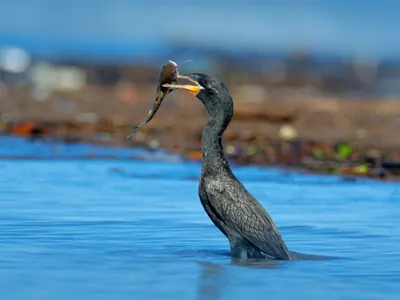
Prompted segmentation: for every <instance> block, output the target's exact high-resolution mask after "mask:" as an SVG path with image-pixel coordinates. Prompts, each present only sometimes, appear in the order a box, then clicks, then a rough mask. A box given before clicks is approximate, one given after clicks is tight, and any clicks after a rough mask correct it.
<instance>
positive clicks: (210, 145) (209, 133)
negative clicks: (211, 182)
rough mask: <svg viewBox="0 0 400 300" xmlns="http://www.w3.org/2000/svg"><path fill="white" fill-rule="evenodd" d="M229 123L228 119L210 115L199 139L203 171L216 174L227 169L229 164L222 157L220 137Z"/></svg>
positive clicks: (222, 150)
mask: <svg viewBox="0 0 400 300" xmlns="http://www.w3.org/2000/svg"><path fill="white" fill-rule="evenodd" d="M229 122H230V118H224V117H222V116H220V117H218V116H217V117H215V116H211V115H210V117H209V120H208V123H207V125H206V126H205V127H204V130H203V135H202V138H201V148H202V149H201V150H202V157H203V170H206V171H207V172H209V173H216V172H218V171H221V170H223V169H229V164H228V162H227V160H226V159H225V157H224V149H223V146H222V135H223V134H224V131H225V129H226V127H227V126H228V125H229Z"/></svg>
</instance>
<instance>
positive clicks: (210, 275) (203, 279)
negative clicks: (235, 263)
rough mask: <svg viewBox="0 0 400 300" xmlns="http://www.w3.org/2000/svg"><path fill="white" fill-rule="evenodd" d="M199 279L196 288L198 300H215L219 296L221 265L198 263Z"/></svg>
mask: <svg viewBox="0 0 400 300" xmlns="http://www.w3.org/2000/svg"><path fill="white" fill-rule="evenodd" d="M199 266H200V269H201V270H200V278H199V284H198V288H197V295H198V298H197V299H199V300H215V299H219V298H220V296H221V291H220V287H221V286H222V284H224V283H223V282H221V281H222V277H221V274H222V271H223V270H222V265H221V264H216V263H212V262H199Z"/></svg>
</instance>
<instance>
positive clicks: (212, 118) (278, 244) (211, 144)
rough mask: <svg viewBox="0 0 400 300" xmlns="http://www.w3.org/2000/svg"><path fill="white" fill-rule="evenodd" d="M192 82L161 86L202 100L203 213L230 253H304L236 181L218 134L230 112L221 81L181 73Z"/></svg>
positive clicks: (272, 256)
mask: <svg viewBox="0 0 400 300" xmlns="http://www.w3.org/2000/svg"><path fill="white" fill-rule="evenodd" d="M180 78H185V79H187V80H189V81H190V82H192V83H193V85H189V84H186V85H170V84H165V85H163V86H164V87H170V88H174V89H183V90H187V91H189V92H191V93H192V94H193V95H195V96H196V97H197V98H198V99H200V101H201V102H202V103H203V104H204V106H205V108H206V110H207V112H208V123H207V125H206V126H205V127H204V130H203V135H202V141H201V142H202V171H201V179H200V183H199V197H200V200H201V204H202V205H203V207H204V210H205V211H206V213H207V215H208V216H209V217H210V219H211V220H212V221H213V223H214V224H215V226H217V227H218V229H219V230H220V231H221V232H222V233H223V234H224V235H225V236H226V237H227V238H228V240H229V243H230V248H231V256H232V257H235V258H242V259H246V258H256V259H277V260H292V259H300V258H305V259H306V258H309V259H310V258H311V256H310V255H306V254H300V253H296V252H292V251H289V250H288V248H287V246H286V244H285V242H284V241H283V239H282V236H281V234H280V233H279V230H278V228H277V227H276V225H275V224H274V222H273V221H272V219H271V217H270V215H269V214H268V212H267V211H266V210H265V209H264V207H263V206H262V205H261V204H260V203H259V202H258V201H257V200H256V199H255V198H254V197H253V196H252V195H251V194H250V193H249V192H248V191H247V189H246V188H245V187H244V186H243V185H242V183H240V181H239V180H238V179H237V178H236V176H235V175H234V174H233V173H232V170H231V168H230V166H229V164H228V162H227V160H226V159H225V157H224V153H223V146H222V140H221V139H222V135H223V134H224V131H225V130H226V128H227V127H228V125H229V123H230V121H231V119H232V115H233V100H232V97H231V95H230V94H229V91H228V89H227V87H226V86H225V85H224V84H223V83H222V82H221V81H219V80H218V79H216V78H213V77H210V76H208V75H205V74H200V73H193V74H186V75H184V76H183V75H181V76H180Z"/></svg>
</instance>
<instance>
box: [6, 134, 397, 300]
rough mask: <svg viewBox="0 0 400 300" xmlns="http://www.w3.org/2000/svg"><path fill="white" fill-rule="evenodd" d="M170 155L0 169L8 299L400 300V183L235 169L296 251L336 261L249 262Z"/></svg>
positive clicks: (38, 149)
mask: <svg viewBox="0 0 400 300" xmlns="http://www.w3.org/2000/svg"><path fill="white" fill-rule="evenodd" d="M2 141H3V142H2V143H0V146H1V149H2V150H1V155H2V156H3V157H4V156H7V155H8V156H10V155H12V154H13V153H11V151H8V150H7V151H6V150H4V149H6V148H7V147H6V145H8V146H10V145H12V144H13V145H15V148H14V150H15V153H17V154H18V153H19V155H22V154H24V155H28V154H29V152H32V153H30V154H31V155H32V156H34V154H38V153H42V152H43V151H44V149H46V148H47V149H49V147H52V149H59V148H58V147H61V146H60V145H58V147H54V145H52V144H50V145H49V144H30V143H26V142H23V141H18V140H15V139H7V140H6V142H4V139H3V140H2ZM68 147H69V148H68ZM68 147H67V148H68V149H69V150H68V151H69V152H70V153H71V152H72V151H73V150H71V149H80V151H81V152H80V153H79V155H80V154H82V152H84V151H83V149H84V147H85V145H80V146H79V147H78V146H77V145H75V146H68ZM71 147H72V148H71ZM74 147H75V148H74ZM87 147H89V146H87ZM8 149H10V147H8ZM76 151H78V150H76ZM90 151H93V147H91V150H90ZM109 151H112V149H109ZM119 151H121V150H114V152H115V153H119ZM126 151H132V152H135V153H137V151H138V150H126ZM15 153H14V154H15ZM124 153H125V152H124ZM48 155H49V156H51V154H50V152H49V154H48ZM79 155H78V156H79ZM149 155H151V154H149ZM169 158H170V157H169V156H165V159H159V161H140V160H126V159H125V157H122V159H121V160H84V159H73V158H70V159H68V160H63V159H53V160H43V159H42V160H37V159H29V160H11V159H8V160H7V159H3V160H1V161H0V174H1V177H0V290H1V291H2V292H1V294H2V296H1V299H2V300H3V299H4V300H13V299H60V300H63V299H119V300H123V299H185V300H187V299H251V298H255V299H265V298H267V297H268V298H269V299H322V297H323V298H324V299H341V300H343V299H363V300H366V299H386V300H387V299H399V296H400V286H399V282H400V256H399V254H400V230H399V228H398V220H399V217H400V206H399V200H400V188H399V185H398V184H394V183H383V182H374V181H369V180H357V181H355V182H354V181H353V182H352V181H344V180H342V179H340V178H337V177H333V176H332V177H331V176H316V175H302V174H299V173H287V172H284V171H281V170H277V169H263V168H256V167H245V168H244V167H242V168H239V167H235V168H234V171H235V173H236V174H237V175H238V177H239V178H240V179H241V180H242V181H243V183H244V184H245V186H246V187H247V188H248V189H249V190H250V191H251V192H252V193H253V194H254V195H255V196H256V198H257V199H259V201H260V202H261V203H262V204H263V205H264V206H265V207H266V208H267V209H268V211H269V212H270V213H271V215H272V217H273V219H274V221H275V222H276V224H277V225H278V226H279V228H280V230H281V233H282V235H283V236H284V238H285V240H286V241H287V243H288V246H289V248H290V249H292V250H295V251H298V252H304V253H312V254H319V255H327V256H336V257H340V258H339V259H335V260H323V261H296V262H273V263H270V264H268V265H249V266H243V265H236V264H234V263H233V262H232V261H231V258H230V257H229V255H228V254H229V252H228V250H229V246H228V243H227V240H226V239H225V237H224V236H223V235H222V234H221V233H220V232H219V231H218V230H217V229H216V228H215V227H214V225H213V224H212V223H211V221H210V220H209V219H208V217H207V216H206V214H205V212H204V211H203V209H202V207H201V205H200V202H199V199H198V196H197V180H198V178H197V177H198V175H199V172H200V165H199V164H197V163H182V162H180V161H179V160H176V161H174V162H171V161H167V160H169Z"/></svg>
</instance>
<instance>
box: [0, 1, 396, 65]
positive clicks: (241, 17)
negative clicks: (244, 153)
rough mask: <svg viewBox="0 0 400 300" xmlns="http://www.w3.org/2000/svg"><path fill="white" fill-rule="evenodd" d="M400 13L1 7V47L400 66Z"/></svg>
mask: <svg viewBox="0 0 400 300" xmlns="http://www.w3.org/2000/svg"><path fill="white" fill-rule="evenodd" d="M399 9H400V4H399V2H398V1H386V2H382V1H376V0H375V1H374V0H370V1H363V0H353V1H346V0H325V1H315V0H313V1H309V0H308V1H281V0H269V1H265V0H262V1H261V0H252V1H230V2H227V1H210V0H204V1H201V2H190V1H183V0H179V1H174V2H173V3H170V2H167V1H161V0H151V1H150V0H146V1H139V0H136V1H132V0H131V1H127V0H115V1H98V0H86V1H80V0H70V1H60V0H35V1H30V0H14V1H0V45H2V44H3V45H9V46H19V47H23V48H25V49H26V50H28V51H29V52H31V53H33V54H35V55H43V56H45V57H47V56H50V57H58V56H59V55H60V54H62V55H72V54H76V55H78V56H79V57H84V58H86V59H87V58H91V57H93V56H95V57H98V58H101V59H115V58H116V57H117V58H120V59H122V58H130V59H143V58H145V59H149V60H150V61H151V60H152V59H153V60H154V58H155V57H157V56H158V55H160V53H161V54H164V55H167V56H168V57H171V56H172V57H175V53H172V54H171V53H170V52H169V51H171V49H170V47H169V43H171V42H172V43H173V42H178V43H183V44H186V43H188V44H192V45H195V46H196V45H205V46H211V47H216V48H218V49H224V50H226V51H229V52H230V51H232V50H235V49H243V50H248V49H252V50H260V51H266V50H271V49H275V50H281V51H282V50H289V51H291V50H302V49H306V50H310V51H312V52H314V51H317V52H324V53H325V52H328V53H332V52H333V53H336V54H344V55H346V56H347V55H350V56H357V57H359V58H364V57H369V58H386V57H394V58H398V57H399V55H398V53H399V51H400V40H399V39H398V38H397V36H398V28H399V26H400V19H399V18H398V11H399ZM189 56H190V55H189ZM183 59H193V57H185V58H183Z"/></svg>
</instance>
